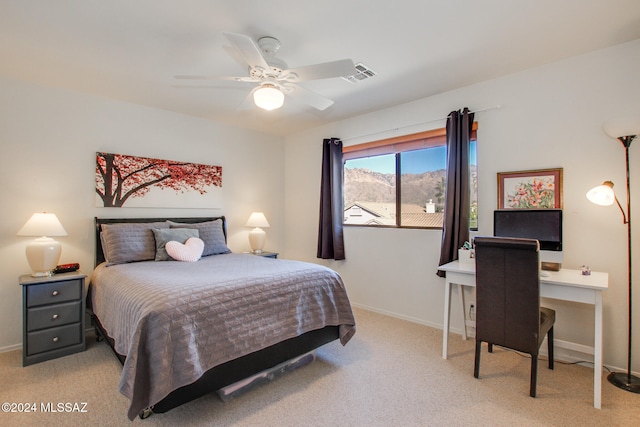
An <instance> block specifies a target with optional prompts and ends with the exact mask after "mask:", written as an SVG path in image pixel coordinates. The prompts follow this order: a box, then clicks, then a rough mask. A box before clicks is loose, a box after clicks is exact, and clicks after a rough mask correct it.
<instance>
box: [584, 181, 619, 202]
mask: <svg viewBox="0 0 640 427" xmlns="http://www.w3.org/2000/svg"><path fill="white" fill-rule="evenodd" d="M587 199H589V201H590V202H591V203H595V204H596V205H601V206H609V205H612V204H613V203H614V202H615V201H616V195H615V193H614V192H613V182H611V181H605V182H603V183H602V185H598V186H597V187H593V188H592V189H591V190H589V191H588V192H587Z"/></svg>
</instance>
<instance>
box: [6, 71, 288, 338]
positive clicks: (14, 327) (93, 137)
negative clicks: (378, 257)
mask: <svg viewBox="0 0 640 427" xmlns="http://www.w3.org/2000/svg"><path fill="white" fill-rule="evenodd" d="M0 147H1V148H0V183H1V186H0V200H1V201H2V221H1V222H0V260H1V261H0V262H1V265H2V268H1V269H0V324H2V328H0V351H2V350H7V349H11V348H18V347H19V345H20V344H21V342H22V332H21V331H22V308H21V307H22V302H21V300H22V294H21V288H20V286H19V285H18V276H20V275H21V274H25V273H29V271H30V269H29V266H28V264H27V261H26V258H25V255H24V250H25V246H26V243H27V241H28V239H29V238H25V237H18V236H16V233H17V231H18V230H19V229H20V227H22V225H23V224H24V223H25V222H26V221H27V219H29V217H30V216H31V214H33V213H34V212H41V211H48V212H54V213H56V215H57V216H58V218H59V219H60V221H61V222H62V224H63V226H64V227H65V229H66V230H67V232H68V234H69V235H68V236H66V237H60V238H59V240H60V242H61V243H62V257H61V260H60V262H61V263H68V262H79V263H80V265H81V269H82V270H83V272H85V273H86V274H90V273H91V271H92V268H93V259H94V258H93V257H94V254H93V248H94V235H93V217H95V216H101V217H122V216H156V215H157V216H163V215H172V216H205V215H219V214H223V215H226V216H227V219H228V226H229V228H228V231H229V246H230V248H231V249H232V250H233V251H238V252H239V251H248V250H249V244H248V232H249V229H247V228H245V227H244V223H245V222H246V220H247V219H248V217H249V215H250V213H251V212H252V211H254V210H261V211H264V212H265V215H266V216H267V218H268V220H269V222H270V223H271V228H270V229H269V230H268V238H267V239H268V240H267V245H266V247H267V248H268V249H271V250H280V249H282V247H283V246H284V214H283V206H284V194H283V192H282V188H283V185H284V142H283V140H282V138H280V137H273V136H266V135H263V134H260V133H257V132H252V131H246V130H242V129H237V128H233V127H229V126H223V125H219V124H215V123H212V122H210V121H206V120H202V119H198V118H193V117H188V116H182V115H179V114H175V113H171V112H167V111H161V110H153V109H149V108H145V107H141V106H137V105H132V104H128V103H124V102H118V101H112V100H107V99H101V98H97V97H92V96H87V95H82V94H78V93H73V92H69V91H65V90H60V89H54V88H46V87H40V86H35V85H31V84H27V83H24V82H20V81H16V80H8V79H3V78H0ZM96 151H106V152H112V153H122V154H131V155H138V156H144V157H156V158H162V159H171V160H184V161H191V162H197V163H204V164H213V165H220V166H222V167H223V188H222V189H223V198H224V203H223V206H222V209H221V210H215V211H212V210H204V209H144V208H138V209H132V208H120V209H118V208H97V207H95V201H94V197H95V196H94V194H95V153H96Z"/></svg>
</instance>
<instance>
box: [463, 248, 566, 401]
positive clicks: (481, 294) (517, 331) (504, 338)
mask: <svg viewBox="0 0 640 427" xmlns="http://www.w3.org/2000/svg"><path fill="white" fill-rule="evenodd" d="M474 242H475V249H476V354H475V366H474V371H473V376H474V377H476V378H478V376H479V373H480V350H481V347H482V342H483V341H484V342H486V343H487V344H488V346H489V352H490V353H491V352H492V351H493V345H494V344H495V345H499V346H502V347H506V348H510V349H513V350H516V351H520V352H523V353H529V354H530V355H531V383H530V390H529V394H530V395H531V397H536V381H537V372H538V352H539V349H540V346H541V345H542V341H543V340H544V336H545V335H547V342H548V345H549V369H553V324H554V323H555V319H556V313H555V311H553V310H551V309H548V308H544V307H540V278H539V254H538V252H539V245H538V241H537V240H531V239H516V238H506V237H476V238H475V240H474Z"/></svg>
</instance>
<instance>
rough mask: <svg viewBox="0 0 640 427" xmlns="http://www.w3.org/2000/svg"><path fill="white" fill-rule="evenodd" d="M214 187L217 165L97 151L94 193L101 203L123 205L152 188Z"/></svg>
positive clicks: (189, 189)
mask: <svg viewBox="0 0 640 427" xmlns="http://www.w3.org/2000/svg"><path fill="white" fill-rule="evenodd" d="M215 187H222V167H220V166H209V165H201V164H196V163H187V162H178V161H171V160H160V159H152V158H147V157H134V156H126V155H122V154H111V153H96V194H97V195H98V197H99V198H100V199H101V200H102V206H104V207H122V206H123V205H124V204H125V203H126V202H127V200H130V199H132V198H142V197H144V196H145V195H147V194H148V193H149V192H150V191H151V190H152V189H162V190H165V189H170V190H174V191H175V193H176V194H185V193H189V192H196V193H197V194H200V195H204V194H206V193H207V192H208V191H211V189H212V188H215ZM187 207H188V206H187Z"/></svg>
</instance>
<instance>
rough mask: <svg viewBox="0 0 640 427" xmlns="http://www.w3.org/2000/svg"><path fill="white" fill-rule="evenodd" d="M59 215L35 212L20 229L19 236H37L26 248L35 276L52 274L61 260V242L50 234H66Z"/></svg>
mask: <svg viewBox="0 0 640 427" xmlns="http://www.w3.org/2000/svg"><path fill="white" fill-rule="evenodd" d="M66 235H67V232H66V231H65V229H64V227H63V226H62V224H60V221H59V220H58V217H56V216H55V214H52V213H46V212H43V213H35V214H33V215H32V216H31V218H29V221H27V223H26V224H25V225H24V226H23V227H22V228H21V229H20V231H18V236H37V237H38V238H37V239H35V240H33V241H31V242H30V243H29V244H28V245H27V248H26V251H25V253H26V254H27V261H29V266H30V267H31V270H32V271H33V273H32V274H31V275H32V276H34V277H41V276H50V275H51V274H52V270H53V269H54V268H55V266H56V265H57V264H58V260H60V254H61V253H62V247H61V245H60V242H57V241H55V240H54V239H52V238H51V237H48V236H66Z"/></svg>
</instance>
